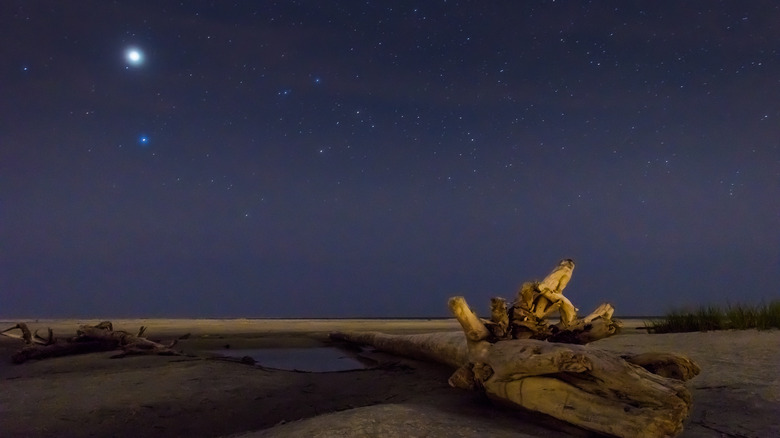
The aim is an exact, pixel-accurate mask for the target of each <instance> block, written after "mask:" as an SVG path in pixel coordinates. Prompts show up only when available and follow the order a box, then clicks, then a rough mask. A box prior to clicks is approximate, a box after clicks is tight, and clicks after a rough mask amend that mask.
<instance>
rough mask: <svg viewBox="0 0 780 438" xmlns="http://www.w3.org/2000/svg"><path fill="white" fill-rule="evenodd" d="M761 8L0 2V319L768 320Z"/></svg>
mask: <svg viewBox="0 0 780 438" xmlns="http://www.w3.org/2000/svg"><path fill="white" fill-rule="evenodd" d="M779 52H780V6H778V3H777V2H775V1H771V0H767V1H750V2H742V1H721V2H718V1H710V0H706V1H705V0H702V1H687V2H679V1H676V0H675V1H646V2H624V1H603V2H601V1H594V2H584V1H490V2H485V1H473V2H469V1H433V0H431V1H318V0H312V1H289V2H288V1H277V2H270V1H269V2H266V1H262V2H261V1H246V2H229V1H211V2H207V1H187V2H183V4H180V3H179V2H174V1H157V0H154V1H152V0H150V1H113V2H111V1H105V0H95V1H78V2H62V1H22V0H18V1H12V0H9V1H3V2H1V3H0V59H2V63H0V316H4V317H14V316H18V317H34V318H38V317H40V318H43V317H71V316H73V317H92V318H100V317H163V316H178V317H358V316H370V317H406V316H446V315H447V307H446V302H447V299H448V297H450V296H452V295H464V296H465V297H466V299H467V300H468V301H469V303H470V304H471V305H472V306H473V307H474V308H475V309H477V310H479V311H480V312H482V313H487V310H488V299H489V297H491V296H504V297H507V298H512V297H513V296H514V294H515V292H516V290H517V288H518V286H519V285H520V284H521V283H522V282H524V281H528V280H534V279H541V278H542V277H544V276H545V275H546V274H547V273H548V272H549V271H550V270H551V269H552V268H553V267H555V266H556V265H557V263H558V261H559V260H560V259H562V258H572V259H574V260H575V262H576V263H577V267H576V269H575V270H574V276H573V277H572V281H571V283H569V286H568V287H567V289H566V293H567V296H569V297H570V299H571V300H572V301H573V302H574V304H575V305H577V307H579V308H580V310H581V312H582V313H587V312H589V311H591V310H592V309H593V308H594V307H595V306H596V305H597V304H599V303H601V302H603V301H609V302H612V303H613V304H614V305H615V307H616V309H617V314H618V316H620V315H623V316H627V315H658V314H663V313H665V312H667V311H669V310H672V309H674V308H680V307H683V306H696V307H698V306H699V305H701V304H718V305H726V304H728V303H761V302H762V301H769V300H772V299H777V298H779V297H780V287H779V286H778V285H779V284H780V53H779Z"/></svg>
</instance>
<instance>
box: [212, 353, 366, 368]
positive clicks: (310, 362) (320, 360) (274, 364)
mask: <svg viewBox="0 0 780 438" xmlns="http://www.w3.org/2000/svg"><path fill="white" fill-rule="evenodd" d="M212 352H213V353H217V354H220V355H222V356H229V357H235V358H242V357H245V356H249V357H251V358H252V359H254V360H256V361H257V364H258V365H261V366H264V367H267V368H277V369H282V370H298V371H312V372H329V371H346V370H356V369H362V368H365V367H366V366H365V364H363V363H361V362H360V361H359V360H357V359H355V358H354V357H352V356H350V355H348V354H347V353H345V352H344V351H343V350H339V349H337V348H330V347H314V348H252V349H224V350H219V351H212Z"/></svg>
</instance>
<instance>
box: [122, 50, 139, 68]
mask: <svg viewBox="0 0 780 438" xmlns="http://www.w3.org/2000/svg"><path fill="white" fill-rule="evenodd" d="M125 60H127V62H128V64H130V65H131V66H136V67H137V66H140V65H141V64H143V62H144V54H143V52H142V51H141V49H138V48H135V47H130V48H128V49H127V50H126V51H125Z"/></svg>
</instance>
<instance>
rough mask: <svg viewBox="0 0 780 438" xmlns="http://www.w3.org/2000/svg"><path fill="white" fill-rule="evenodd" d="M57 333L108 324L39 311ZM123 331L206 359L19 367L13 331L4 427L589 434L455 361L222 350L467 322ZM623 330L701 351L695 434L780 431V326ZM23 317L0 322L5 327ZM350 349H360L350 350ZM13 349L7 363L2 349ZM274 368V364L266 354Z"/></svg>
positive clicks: (27, 431) (65, 360) (647, 340)
mask: <svg viewBox="0 0 780 438" xmlns="http://www.w3.org/2000/svg"><path fill="white" fill-rule="evenodd" d="M27 322H28V323H29V324H30V326H31V328H33V329H35V328H45V327H51V328H53V329H54V333H55V335H56V336H60V337H66V336H71V335H73V334H74V333H75V330H76V327H77V326H78V324H80V323H96V322H99V321H96V320H84V321H79V320H40V321H32V322H31V321H27ZM113 322H114V327H115V329H118V330H121V329H124V330H127V331H130V332H135V331H136V330H137V329H138V327H140V326H141V325H144V326H147V327H148V329H147V332H146V336H147V337H149V338H150V339H156V340H162V341H166V340H170V339H173V338H176V337H178V336H180V335H183V334H185V333H190V334H191V336H190V338H189V339H186V340H182V341H180V343H179V344H178V345H177V347H176V348H177V349H180V350H182V351H184V352H186V353H190V354H193V355H196V356H195V357H169V356H133V357H126V358H123V359H110V358H109V357H110V356H111V355H112V353H93V354H88V355H81V356H69V357H62V358H54V359H47V360H42V361H31V362H28V363H25V364H21V365H13V364H11V363H10V360H9V359H8V358H10V355H11V354H12V352H13V351H15V350H16V349H18V348H19V346H20V343H19V342H18V341H16V340H13V339H8V338H2V337H0V425H1V426H0V430H2V433H1V434H0V435H2V436H25V437H55V436H56V437H91V436H95V437H97V436H101V437H103V436H116V437H136V436H149V437H155V436H159V437H177V436H187V437H219V436H242V437H286V436H312V437H313V436H318V437H330V436H351V437H358V436H381V437H405V438H407V437H486V436H491V437H510V436H511V437H547V436H562V437H577V436H580V437H584V436H591V434H589V433H587V432H585V431H582V430H579V429H576V428H573V427H571V426H568V425H566V424H563V423H560V422H557V421H555V420H551V419H547V418H545V419H540V418H538V417H536V416H534V415H532V414H528V413H524V412H519V411H513V410H509V409H504V408H501V407H496V406H493V405H492V404H491V403H490V402H489V401H488V400H487V399H486V398H485V397H484V396H483V395H482V394H480V393H478V392H469V391H463V390H458V389H453V388H450V387H449V386H448V385H447V377H449V375H450V373H451V371H452V370H450V369H449V368H447V367H444V366H440V365H436V364H428V363H423V362H418V361H414V360H409V359H400V358H396V357H393V356H388V355H384V354H377V353H370V354H367V355H366V356H365V357H364V358H362V360H363V362H364V363H366V364H367V365H368V366H369V368H366V369H360V370H352V371H341V372H325V373H321V372H295V371H289V370H278V369H268V368H265V367H262V366H258V365H246V364H242V363H239V362H235V361H225V360H218V359H214V358H213V357H211V356H213V354H209V353H207V352H213V351H223V352H226V353H227V352H228V350H227V349H226V348H225V347H227V346H229V347H230V349H239V348H293V347H294V348H320V347H323V346H329V343H328V340H327V334H328V333H329V332H331V331H346V330H378V331H383V332H388V333H422V332H429V331H441V330H447V331H450V330H457V329H458V325H457V322H456V321H454V320H449V319H447V320H244V319H238V320H210V319H198V320H165V319H148V320H141V319H135V320H114V321H113ZM627 323H628V324H627V327H626V328H625V329H624V331H623V334H620V335H618V336H614V337H612V338H609V339H605V340H601V341H598V342H596V343H593V344H591V346H592V348H603V349H607V350H613V351H617V352H627V353H628V352H630V353H638V352H646V351H668V352H676V353H681V354H685V355H688V356H689V357H691V358H692V359H694V360H695V361H696V362H697V363H698V364H699V365H700V366H701V368H702V373H701V375H699V376H698V377H696V378H695V379H693V380H692V381H690V382H688V386H689V388H691V391H692V393H693V398H694V404H693V412H692V414H691V417H690V418H689V420H688V421H687V422H686V425H685V431H684V432H683V433H682V435H681V436H682V437H761V438H763V437H776V436H780V420H778V418H780V372H779V371H780V365H778V364H780V331H777V330H773V331H754V330H749V331H726V332H708V333H683V334H666V335H649V334H646V333H644V331H643V330H636V329H635V328H634V327H637V326H641V322H636V321H634V322H631V321H627ZM13 324H14V322H12V321H6V322H0V328H6V327H9V326H12V325H13ZM344 354H345V355H354V354H355V353H354V352H348V351H344ZM3 358H5V359H3ZM260 365H262V364H260Z"/></svg>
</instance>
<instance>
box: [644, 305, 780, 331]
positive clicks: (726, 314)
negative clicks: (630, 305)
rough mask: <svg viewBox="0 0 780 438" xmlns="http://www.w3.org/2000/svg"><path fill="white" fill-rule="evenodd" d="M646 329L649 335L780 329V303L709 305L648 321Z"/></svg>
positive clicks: (671, 313) (676, 311) (675, 312)
mask: <svg viewBox="0 0 780 438" xmlns="http://www.w3.org/2000/svg"><path fill="white" fill-rule="evenodd" d="M645 328H647V331H648V332H650V333H682V332H706V331H710V330H746V329H759V330H769V329H772V328H780V301H772V302H770V303H769V304H759V305H757V306H749V305H744V304H735V305H731V304H729V305H728V306H726V307H725V308H721V307H717V306H708V307H700V308H699V309H698V310H695V311H682V310H674V311H671V312H669V313H668V314H667V315H666V316H664V317H663V318H661V319H656V320H651V321H646V322H645Z"/></svg>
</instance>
